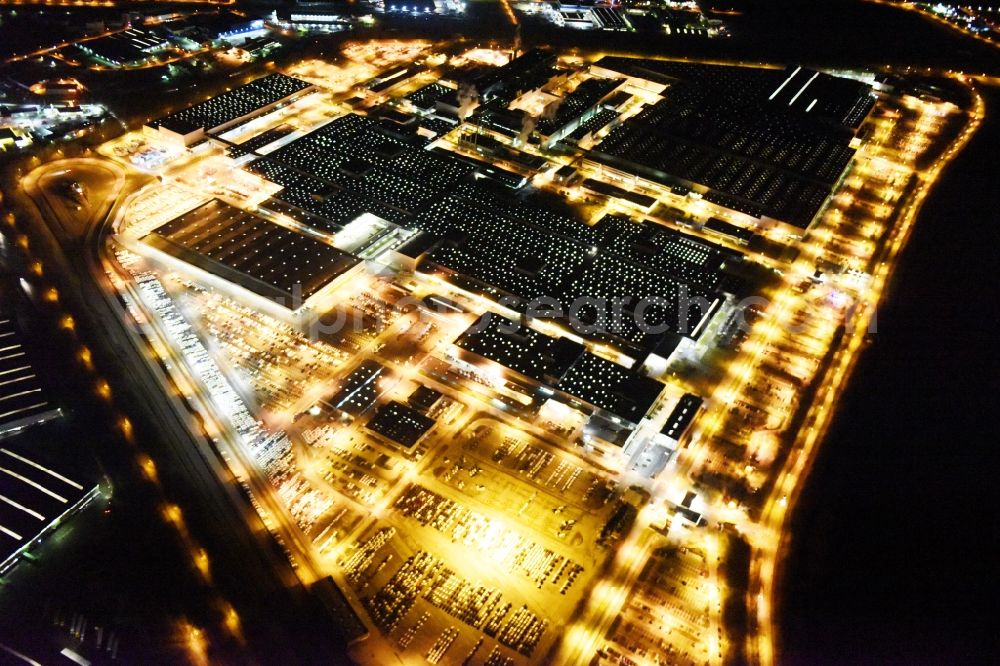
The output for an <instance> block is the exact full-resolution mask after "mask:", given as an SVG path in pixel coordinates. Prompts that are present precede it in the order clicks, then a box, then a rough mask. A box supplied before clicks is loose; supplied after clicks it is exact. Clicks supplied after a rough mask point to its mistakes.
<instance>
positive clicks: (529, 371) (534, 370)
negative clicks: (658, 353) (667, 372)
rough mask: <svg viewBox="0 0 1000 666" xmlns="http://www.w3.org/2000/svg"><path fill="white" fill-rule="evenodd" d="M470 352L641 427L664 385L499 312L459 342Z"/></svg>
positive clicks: (489, 315)
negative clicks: (640, 423)
mask: <svg viewBox="0 0 1000 666" xmlns="http://www.w3.org/2000/svg"><path fill="white" fill-rule="evenodd" d="M455 344H456V345H457V346H458V347H460V348H461V349H464V350H465V351H467V352H470V353H473V354H475V355H477V356H481V357H483V358H485V359H488V360H490V361H493V362H495V363H499V364H500V365H502V366H504V367H506V368H509V369H511V370H514V371H515V372H518V373H519V374H521V375H523V376H525V377H528V378H530V379H533V380H535V381H537V382H539V383H541V384H544V385H546V386H549V387H551V388H553V389H556V390H558V391H561V392H562V393H565V394H566V395H569V396H571V397H573V398H576V399H578V400H580V401H582V402H584V403H587V404H589V405H592V406H594V407H598V408H600V409H602V410H604V411H606V412H609V413H611V414H614V415H615V416H618V417H619V418H621V419H623V420H625V421H627V422H629V423H633V424H634V423H638V422H639V421H640V420H641V419H642V418H643V417H644V416H645V415H646V413H647V412H648V411H649V409H650V407H652V406H653V403H654V402H656V399H657V398H658V397H659V395H660V392H661V391H662V390H663V388H664V385H663V383H661V382H659V381H657V380H655V379H652V378H650V377H646V376H645V375H641V374H639V373H637V372H634V371H632V370H630V369H628V368H625V367H624V366H621V365H618V364H617V363H614V362H612V361H608V360H606V359H604V358H601V357H600V356H596V355H594V354H591V353H590V352H588V351H586V350H585V348H584V346H583V345H581V344H580V343H578V342H575V341H573V340H570V339H568V338H554V337H551V336H548V335H545V334H543V333H539V332H538V331H535V330H532V329H529V328H526V327H524V326H522V325H520V324H519V323H518V322H515V321H513V320H510V319H507V318H506V317H502V316H500V315H498V314H495V313H486V314H484V315H482V316H480V318H479V319H478V320H477V321H476V322H475V323H473V324H472V326H470V327H469V328H468V329H466V331H465V332H464V333H463V334H462V335H461V336H460V337H459V338H458V340H456V341H455Z"/></svg>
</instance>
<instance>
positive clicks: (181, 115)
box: [149, 73, 312, 134]
mask: <svg viewBox="0 0 1000 666" xmlns="http://www.w3.org/2000/svg"><path fill="white" fill-rule="evenodd" d="M311 87H312V84H311V83H309V82H308V81H303V80H301V79H296V78H293V77H291V76H286V75H285V74H281V73H274V74H268V75H267V76H264V77H261V78H259V79H256V80H254V81H251V82H249V83H245V84H243V85H241V86H239V87H237V88H233V89H232V90H229V91H226V92H224V93H222V94H220V95H216V96H215V97H213V98H211V99H209V100H206V101H204V102H201V103H200V104H195V105H194V106H189V107H188V108H186V109H182V110H180V111H177V112H175V113H171V114H170V115H169V116H165V117H163V118H160V119H159V120H154V121H153V122H151V123H149V127H153V128H159V127H163V128H164V129H168V130H170V131H172V132H176V133H178V134H189V133H191V132H193V131H194V130H197V129H204V130H205V131H206V132H208V131H211V130H213V129H215V128H217V127H220V126H222V125H225V124H227V123H230V122H232V121H234V120H236V119H237V118H242V117H243V116H247V115H250V114H251V113H254V112H255V111H259V110H261V109H263V108H265V107H268V106H271V105H272V104H275V103H277V102H280V101H281V100H283V99H285V98H286V97H291V96H292V95H294V94H296V93H299V92H302V91H303V90H306V89H307V88H311Z"/></svg>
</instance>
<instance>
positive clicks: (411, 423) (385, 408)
mask: <svg viewBox="0 0 1000 666" xmlns="http://www.w3.org/2000/svg"><path fill="white" fill-rule="evenodd" d="M365 427H367V428H368V429H369V430H372V431H374V432H377V433H378V434H380V435H382V436H383V437H385V438H386V439H389V440H391V441H393V442H396V443H397V444H400V445H402V446H405V447H406V448H408V449H409V448H412V447H413V446H414V445H415V444H416V443H417V442H419V441H420V439H421V438H422V437H423V436H424V435H426V434H427V432H428V431H429V430H430V429H431V428H433V427H434V419H432V418H430V417H428V416H424V415H423V414H421V413H420V412H418V411H417V410H415V409H413V408H412V407H407V406H406V405H404V404H403V403H401V402H396V401H395V400H394V401H392V402H389V403H386V404H384V405H382V406H381V407H379V408H378V411H376V412H375V416H373V417H372V419H371V420H370V421H369V422H368V425H367V426H365Z"/></svg>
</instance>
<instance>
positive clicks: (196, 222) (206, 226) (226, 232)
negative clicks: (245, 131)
mask: <svg viewBox="0 0 1000 666" xmlns="http://www.w3.org/2000/svg"><path fill="white" fill-rule="evenodd" d="M143 240H144V241H145V242H147V243H149V244H150V245H152V246H153V247H155V248H157V249H159V250H162V251H164V252H166V253H168V254H170V255H172V256H175V257H177V258H178V259H181V260H183V261H186V262H188V263H190V264H193V265H195V266H197V267H199V268H201V269H203V270H207V271H209V272H211V273H214V274H216V275H218V276H220V277H222V278H225V279H226V280H229V281H231V282H233V283H235V284H238V285H240V286H241V287H244V288H245V289H249V290H250V291H252V292H254V293H256V294H259V295H261V296H264V297H266V298H272V299H275V300H276V301H277V302H279V303H280V304H282V305H284V306H285V307H287V308H289V309H297V308H298V307H299V306H300V305H301V303H297V302H296V299H297V298H301V299H302V300H305V299H308V298H309V297H310V296H312V295H313V294H315V293H316V292H317V291H319V290H320V289H322V288H323V287H324V286H325V285H326V284H328V283H329V282H330V281H331V280H333V279H335V278H336V277H338V276H340V275H342V274H343V273H345V272H346V271H348V270H349V269H351V268H352V267H353V266H355V265H356V264H357V263H358V261H359V260H358V259H357V258H355V257H353V256H351V255H349V254H347V253H345V252H342V251H341V250H338V249H337V248H335V247H333V246H331V245H327V244H326V243H323V242H322V241H320V240H317V239H316V238H313V237H311V236H306V235H304V234H301V233H299V232H297V231H292V230H290V229H287V228H285V227H282V226H280V225H277V224H275V223H274V222H270V221H269V220H265V219H264V218H261V217H257V216H256V215H253V214H252V213H248V212H246V211H244V210H241V209H239V208H235V207H233V206H230V205H228V204H226V203H224V202H222V201H219V200H218V199H213V200H212V201H209V202H208V203H205V204H203V205H201V206H199V207H198V208H196V209H194V210H192V211H189V212H187V213H185V214H184V215H181V216H180V217H178V218H175V219H173V220H171V221H170V222H167V223H166V224H164V225H163V226H161V227H158V228H157V229H155V230H154V231H153V232H152V233H150V234H149V235H147V236H146V237H145V238H144V239H143Z"/></svg>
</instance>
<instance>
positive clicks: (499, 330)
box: [455, 312, 586, 386]
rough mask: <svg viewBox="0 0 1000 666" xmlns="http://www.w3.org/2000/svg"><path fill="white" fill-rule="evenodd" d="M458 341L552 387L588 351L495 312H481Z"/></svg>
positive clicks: (473, 350) (459, 344)
mask: <svg viewBox="0 0 1000 666" xmlns="http://www.w3.org/2000/svg"><path fill="white" fill-rule="evenodd" d="M455 344H457V345H458V346H459V347H461V348H462V349H464V350H466V351H468V352H471V353H473V354H476V355H478V356H482V357H483V358H488V359H490V360H491V361H495V362H497V363H499V364H500V365H502V366H504V367H506V368H510V369H511V370H514V371H516V372H518V373H520V374H522V375H524V376H525V377H530V378H531V379H534V380H535V381H537V382H540V383H542V384H548V385H550V386H555V385H557V384H558V383H559V381H560V380H561V379H562V378H563V377H564V376H565V375H566V373H567V371H569V369H570V367H571V366H572V365H573V364H574V363H575V362H576V361H578V360H579V358H580V357H581V356H582V355H583V354H584V353H586V352H585V349H584V347H583V345H581V344H580V343H578V342H574V341H573V340H570V339H569V338H553V337H549V336H547V335H544V334H542V333H539V332H538V331H535V330H532V329H530V328H527V327H525V326H522V325H520V324H519V323H517V322H514V321H511V320H510V319H507V318H505V317H501V316H500V315H497V314H494V313H492V312H487V313H485V314H483V315H481V316H480V317H479V319H477V320H476V322H475V323H474V324H473V325H472V326H470V327H469V328H468V329H467V330H466V331H465V333H463V334H462V336H461V337H460V338H459V339H458V340H456V341H455Z"/></svg>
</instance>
